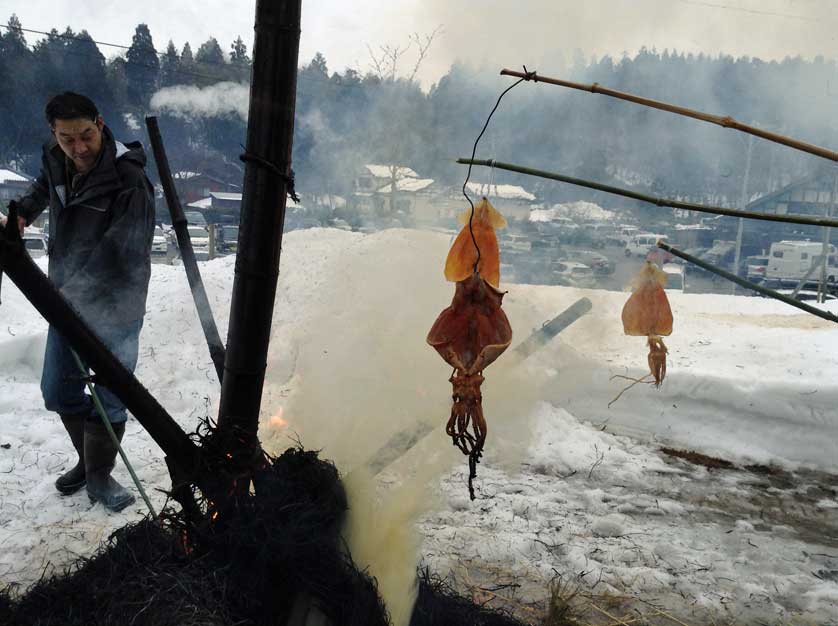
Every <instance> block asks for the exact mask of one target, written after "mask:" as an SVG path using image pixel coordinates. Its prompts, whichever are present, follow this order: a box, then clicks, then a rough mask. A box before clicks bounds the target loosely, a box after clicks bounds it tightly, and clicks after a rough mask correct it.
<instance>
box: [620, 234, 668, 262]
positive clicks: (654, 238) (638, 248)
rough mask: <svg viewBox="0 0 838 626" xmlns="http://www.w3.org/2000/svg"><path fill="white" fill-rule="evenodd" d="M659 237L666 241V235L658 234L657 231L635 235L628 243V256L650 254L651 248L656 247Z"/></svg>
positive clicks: (626, 252) (626, 251) (626, 250)
mask: <svg viewBox="0 0 838 626" xmlns="http://www.w3.org/2000/svg"><path fill="white" fill-rule="evenodd" d="M659 239H663V240H664V241H666V235H656V234H655V233H640V234H638V235H634V236H633V237H632V238H631V239H629V240H628V243H626V249H625V254H626V256H631V255H633V254H634V255H637V256H642V257H645V256H646V255H647V254H649V250H651V249H652V248H654V247H655V245H656V244H657V243H658V240H659Z"/></svg>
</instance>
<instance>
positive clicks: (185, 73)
mask: <svg viewBox="0 0 838 626" xmlns="http://www.w3.org/2000/svg"><path fill="white" fill-rule="evenodd" d="M0 28H5V29H6V30H10V31H12V30H15V31H17V30H19V31H22V32H27V33H35V34H38V35H46V36H47V37H53V38H58V39H69V40H74V41H80V42H82V43H86V44H90V43H93V44H95V45H97V46H108V47H111V48H119V49H121V50H130V49H131V46H125V45H122V44H116V43H107V42H104V41H97V40H95V39H93V38H92V37H90V36H89V35H88V38H85V37H79V36H78V35H67V34H62V33H58V31H57V30H56V31H54V32H46V31H42V30H35V29H32V28H23V27H14V28H13V27H10V26H8V25H6V24H0ZM68 29H69V27H68ZM83 32H86V31H83ZM216 41H217V40H216ZM97 50H98V48H97ZM151 51H152V52H154V54H156V55H157V56H159V57H161V58H163V57H165V56H167V55H168V52H158V51H157V49H156V48H154V47H153V46H152V47H151ZM64 53H65V54H72V55H76V56H87V57H90V58H93V57H94V55H93V54H85V53H81V52H70V51H67V50H65V51H64ZM99 53H100V54H101V52H99ZM178 58H179V57H178ZM192 62H193V63H196V64H200V65H212V66H216V67H224V68H233V69H235V70H237V71H241V72H248V74H249V72H250V65H249V64H248V65H246V66H244V65H237V64H234V63H224V62H222V63H219V62H217V61H196V60H193V61H192ZM126 63H130V64H132V65H135V66H139V67H147V68H150V69H155V68H154V66H153V65H151V64H148V63H139V62H137V61H127V60H126ZM167 71H170V72H171V73H172V74H179V75H182V76H193V77H196V78H206V79H208V80H214V81H218V80H219V77H218V76H213V75H211V74H201V73H200V72H193V71H190V70H184V69H174V70H167ZM297 80H298V81H300V80H302V81H308V82H312V83H320V84H323V85H328V86H329V87H332V88H334V89H362V87H361V85H338V84H335V83H333V82H332V81H330V80H328V79H326V80H323V79H319V78H312V77H309V76H300V75H299V74H298V75H297Z"/></svg>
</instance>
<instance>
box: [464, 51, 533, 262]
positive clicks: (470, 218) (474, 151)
mask: <svg viewBox="0 0 838 626" xmlns="http://www.w3.org/2000/svg"><path fill="white" fill-rule="evenodd" d="M524 73H525V74H526V75H527V76H526V77H525V78H521V79H519V80H518V81H516V82H514V83H512V84H511V85H510V86H509V87H507V88H506V89H504V90H503V92H502V93H501V94H500V96H498V101H497V102H495V106H494V107H493V108H492V111H491V113H489V117H487V118H486V123H485V124H483V130H481V131H480V134H479V135H477V139H475V140H474V147H473V148H472V150H471V160H472V161H473V160H474V156H475V155H476V154H477V144H478V143H480V138H481V137H483V133H485V132H486V129H487V128H488V127H489V122H490V121H491V119H492V116H493V115H494V114H495V111H497V110H498V107H499V106H500V101H501V100H502V99H503V97H504V96H505V95H506V94H507V93H509V92H510V91H511V90H512V89H513V88H514V87H517V86H518V85H520V84H521V83H523V82H524V81H525V80H532V79H533V77H535V76H536V73H535V72H529V71H527V66H526V65H525V66H524ZM471 167H472V164H471V163H469V164H468V173H467V174H466V180H465V182H464V183H463V195H464V196H465V197H466V200H468V203H469V206H471V213H470V214H469V216H468V231H469V234H471V242H472V243H473V244H474V249H475V250H477V259H476V260H475V261H474V271H475V272H476V271H477V265H478V264H479V263H480V246H478V245H477V239H476V238H475V237H474V227H473V226H472V221H473V220H474V203H473V202H472V201H471V198H470V197H469V195H468V192H467V191H466V188H467V187H468V181H469V178H471ZM490 191H491V189H490Z"/></svg>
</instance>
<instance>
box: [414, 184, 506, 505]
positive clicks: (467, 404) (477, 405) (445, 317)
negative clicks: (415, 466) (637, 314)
mask: <svg viewBox="0 0 838 626" xmlns="http://www.w3.org/2000/svg"><path fill="white" fill-rule="evenodd" d="M470 217H471V219H470V220H469V218H470ZM460 221H461V223H463V224H464V226H463V228H462V230H461V231H460V233H459V235H458V236H457V238H456V240H455V241H454V244H453V245H452V246H451V250H449V252H448V258H447V259H446V261H445V278H446V279H447V280H449V281H452V282H455V283H456V287H455V289H454V298H453V300H452V301H451V305H450V306H449V307H447V308H446V309H444V310H443V311H442V313H440V314H439V316H438V317H437V319H436V321H435V322H434V324H433V326H432V327H431V330H430V332H429V333H428V338H427V341H428V343H429V344H430V345H431V346H432V347H433V348H434V349H435V350H436V351H437V352H438V353H439V355H440V356H441V357H442V358H443V359H444V360H445V362H446V363H448V364H449V365H450V366H451V367H453V368H454V372H453V373H452V374H451V377H450V378H449V379H448V380H449V382H450V383H451V385H452V387H453V396H452V397H453V404H452V406H451V415H450V417H449V419H448V424H447V425H446V428H445V432H446V434H448V436H450V437H451V440H452V442H453V444H454V445H455V446H457V448H459V449H460V451H461V452H462V453H463V454H465V455H467V456H468V457H469V496H470V497H471V499H472V500H473V499H474V488H473V485H472V481H473V479H474V478H475V477H476V476H477V463H479V462H480V457H481V456H482V453H483V445H484V443H485V441H486V431H487V427H486V418H485V416H484V415H483V404H482V402H483V396H482V394H481V391H480V386H481V384H482V383H483V380H484V378H483V370H484V369H485V368H486V367H488V366H489V365H490V364H491V363H492V362H493V361H494V360H495V359H497V358H498V357H499V356H500V355H501V354H502V353H503V351H504V350H506V348H507V347H508V346H509V344H510V343H511V342H512V328H511V326H510V325H509V320H508V319H507V317H506V314H505V313H504V312H503V309H502V308H501V303H502V301H503V295H504V292H501V291H499V290H498V289H497V287H498V284H499V281H500V253H499V250H498V241H497V236H496V235H495V229H496V228H502V227H504V226H506V220H505V219H504V218H503V216H502V215H501V214H500V213H498V212H497V211H496V210H495V208H494V207H493V206H492V205H491V204H490V203H489V201H488V200H487V199H486V198H483V199H482V200H481V201H480V202H478V203H477V205H476V206H475V207H474V212H473V215H472V212H471V210H468V211H466V212H465V213H464V214H463V215H462V216H461V217H460ZM469 222H470V223H469Z"/></svg>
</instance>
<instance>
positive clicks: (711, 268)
mask: <svg viewBox="0 0 838 626" xmlns="http://www.w3.org/2000/svg"><path fill="white" fill-rule="evenodd" d="M658 248H660V249H661V250H666V251H667V252H669V253H671V254H674V255H675V256H677V257H679V258H681V259H684V260H685V261H689V262H690V263H692V264H693V265H697V266H698V267H700V268H702V269H705V270H707V271H708V272H712V273H713V274H716V275H717V276H721V277H722V278H726V279H727V280H729V281H732V282H734V283H736V284H737V285H740V286H742V287H744V288H745V289H751V290H753V291H756V292H757V293H761V294H762V295H764V296H768V297H769V298H774V299H775V300H780V301H781V302H785V303H786V304H789V305H791V306H793V307H795V308H797V309H800V310H801V311H806V312H807V313H811V314H812V315H815V316H817V317H820V318H821V319H825V320H826V321H828V322H835V323H836V324H838V317H836V316H835V315H833V314H832V313H830V312H829V311H822V310H821V309H818V308H816V307H813V306H811V305H808V304H806V303H805V302H799V301H798V300H795V299H794V298H790V297H789V296H787V295H784V294H782V293H779V292H777V291H774V290H773V289H768V287H763V286H762V285H757V284H756V283H752V282H750V281H748V280H745V279H744V278H739V277H738V276H737V275H736V274H731V273H730V272H728V271H726V270H723V269H722V268H720V267H716V266H715V265H713V264H711V263H708V262H707V261H702V260H701V259H699V258H696V257H694V256H693V255H691V254H687V253H686V252H681V251H680V250H678V249H677V248H673V247H672V246H670V245H667V244H665V243H664V242H662V241H658Z"/></svg>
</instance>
